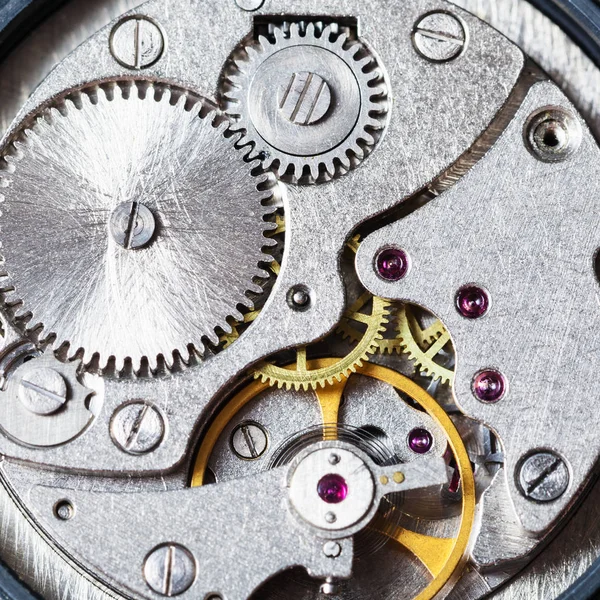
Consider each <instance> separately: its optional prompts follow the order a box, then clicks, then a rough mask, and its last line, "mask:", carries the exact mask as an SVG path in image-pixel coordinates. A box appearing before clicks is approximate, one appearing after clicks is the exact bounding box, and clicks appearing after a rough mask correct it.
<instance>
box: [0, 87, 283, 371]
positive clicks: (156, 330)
mask: <svg viewBox="0 0 600 600" xmlns="http://www.w3.org/2000/svg"><path fill="white" fill-rule="evenodd" d="M93 92H94V93H95V94H97V101H95V102H94V103H92V101H91V99H90V96H89V95H88V94H86V93H82V94H81V95H79V96H78V98H76V99H75V101H71V100H67V101H66V103H65V107H64V108H62V109H61V112H59V111H58V110H55V109H52V110H51V111H50V112H45V113H44V114H43V115H42V116H41V117H38V118H37V119H36V122H35V123H34V124H33V126H32V127H31V128H30V129H27V130H25V131H24V132H23V133H24V135H21V136H20V138H19V140H18V141H17V142H15V144H13V145H12V146H11V147H10V149H9V150H8V151H7V152H6V153H5V157H6V160H10V163H9V166H10V168H9V169H7V170H6V171H5V172H4V173H2V174H0V188H4V189H2V192H1V194H0V200H3V204H2V216H1V218H0V226H1V227H2V235H1V237H2V248H3V252H2V253H3V257H4V261H5V265H4V268H5V269H6V272H7V274H8V281H5V282H4V287H8V286H10V287H14V291H12V292H9V293H7V294H6V302H7V303H10V304H11V305H14V304H15V303H16V302H17V301H18V302H20V303H21V306H20V307H19V308H18V310H17V311H16V316H17V317H19V316H20V315H30V316H28V317H27V322H26V324H25V325H24V328H25V329H26V330H27V332H29V333H30V334H31V335H35V337H36V338H38V339H41V340H44V341H50V342H52V345H53V347H54V348H56V349H59V348H62V347H64V346H65V345H68V347H69V349H68V356H69V357H70V358H73V357H75V356H76V355H78V356H81V355H82V358H83V360H84V361H85V362H86V363H88V362H90V361H91V360H92V358H93V357H94V356H96V357H98V358H99V361H100V368H104V367H105V365H107V363H108V360H109V359H110V358H114V359H115V369H116V370H117V371H120V370H122V369H123V368H124V366H125V361H126V360H127V359H130V360H131V361H132V363H133V369H134V370H135V371H137V370H138V369H139V368H140V367H141V361H142V359H144V358H145V359H147V360H148V362H149V364H150V368H151V369H155V368H156V366H157V363H158V357H159V356H162V357H164V358H165V360H166V362H167V364H171V363H172V362H173V361H174V360H175V357H176V355H177V354H179V355H180V356H181V357H182V358H183V360H184V361H188V360H189V357H190V353H192V354H193V352H194V350H193V349H195V350H196V351H198V352H199V353H200V354H202V353H203V352H204V348H205V340H206V339H208V340H210V341H211V342H212V343H213V344H215V345H216V344H218V341H219V336H218V334H217V333H216V332H215V330H216V329H219V330H222V331H231V327H230V325H229V324H228V319H229V318H235V319H236V320H242V319H243V317H242V315H241V313H240V312H239V309H238V307H239V306H246V307H248V308H250V309H252V308H253V306H254V305H253V302H252V301H251V299H250V298H249V297H248V294H249V292H254V293H260V292H262V288H261V287H260V286H258V285H257V284H256V283H255V282H254V281H255V279H257V278H260V277H263V278H267V277H268V274H267V273H266V272H265V271H264V269H262V268H261V267H260V266H259V265H260V264H261V263H263V264H268V263H270V262H271V261H272V257H271V256H269V255H267V254H265V253H264V252H263V248H264V247H265V246H268V245H273V244H274V241H273V240H269V239H268V238H266V237H265V235H264V234H265V231H266V230H267V229H269V228H272V227H271V225H272V224H269V223H267V222H265V220H264V217H265V214H266V213H267V212H269V211H270V210H272V209H269V208H267V207H265V206H264V205H263V203H264V202H266V201H267V200H269V199H270V198H271V196H272V193H271V192H270V191H269V190H268V189H267V190H266V191H259V190H258V188H257V186H258V185H259V183H261V182H264V181H266V176H263V177H262V178H258V177H253V176H252V175H251V170H252V168H253V165H252V164H247V163H244V161H243V154H242V152H241V151H239V150H236V149H235V148H234V146H233V141H232V140H228V139H226V138H225V135H224V131H225V129H226V126H223V127H219V128H218V129H217V128H216V127H215V124H214V123H213V119H214V118H215V113H213V112H211V113H209V114H208V115H204V114H203V111H206V108H205V107H204V106H203V104H202V103H201V102H197V103H195V104H194V105H193V107H190V106H189V103H190V100H191V99H190V98H189V97H187V96H185V95H182V96H179V97H177V96H176V95H175V94H173V95H172V94H171V92H170V91H164V90H162V91H161V90H160V89H159V88H156V89H153V88H150V89H148V90H146V91H142V88H141V87H138V86H133V88H131V89H129V88H122V87H120V86H116V87H115V88H113V89H112V90H111V91H110V95H109V94H108V93H107V92H106V91H105V90H104V89H102V88H99V89H96V90H93ZM163 92H164V93H163ZM142 94H144V95H143V96H142ZM175 102H176V103H175ZM77 105H79V106H77ZM124 202H125V203H127V202H130V203H131V202H139V203H141V204H142V205H143V206H144V207H146V209H147V210H149V211H151V213H150V214H151V215H154V218H155V219H156V220H157V221H158V223H159V226H158V228H157V231H156V233H155V234H154V236H153V239H152V240H151V241H150V242H149V243H148V244H147V245H146V246H144V247H143V248H139V249H134V248H131V249H126V248H124V247H122V245H121V244H119V243H118V242H117V241H115V239H113V235H111V232H110V229H109V224H110V223H111V220H112V218H113V215H114V212H115V211H117V210H119V209H118V207H119V206H120V204H121V203H124ZM273 227H274V225H273ZM45 257H48V258H49V261H48V260H45ZM40 327H42V328H43V330H42V331H39V330H40ZM52 340H54V341H52ZM192 348H193V349H192Z"/></svg>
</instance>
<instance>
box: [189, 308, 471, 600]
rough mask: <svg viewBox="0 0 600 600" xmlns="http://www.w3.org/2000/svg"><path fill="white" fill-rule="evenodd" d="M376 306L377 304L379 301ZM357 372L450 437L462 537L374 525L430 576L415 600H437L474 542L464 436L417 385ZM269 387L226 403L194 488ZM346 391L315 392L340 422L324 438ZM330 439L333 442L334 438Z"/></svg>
mask: <svg viewBox="0 0 600 600" xmlns="http://www.w3.org/2000/svg"><path fill="white" fill-rule="evenodd" d="M374 300H378V299H377V298H375V299H374ZM338 364H339V362H338V359H337V358H322V359H318V360H316V361H308V362H307V363H305V365H304V368H305V369H306V371H305V372H306V373H307V374H310V373H315V372H317V371H319V370H321V369H322V368H323V366H324V365H331V366H336V365H338ZM298 371H299V366H298V365H290V371H289V372H290V373H297V372H298ZM355 372H356V373H357V374H359V375H362V376H365V377H369V378H371V379H375V380H378V381H381V382H384V383H388V384H390V385H392V386H394V388H396V389H397V390H398V391H400V392H402V393H403V394H404V395H406V396H408V397H409V398H411V399H412V400H414V401H416V402H417V403H418V404H419V405H420V406H421V407H422V408H423V409H424V410H425V412H426V413H427V414H428V415H429V416H430V417H432V418H433V419H434V421H435V422H436V423H437V424H438V425H439V426H440V427H442V428H443V430H444V432H445V433H446V436H447V440H448V444H449V449H450V450H451V452H452V455H453V456H454V459H455V461H456V465H457V468H458V472H459V475H460V482H461V490H462V510H461V515H460V522H459V524H458V531H457V532H456V534H455V535H454V536H453V537H444V538H439V537H433V536H429V535H424V534H420V533H417V532H415V531H412V530H410V529H406V528H404V527H389V526H388V525H387V524H386V523H385V522H382V523H381V524H380V525H379V527H378V524H377V523H374V527H375V528H378V530H379V531H380V532H381V533H383V534H385V535H386V536H388V537H389V538H390V539H391V540H394V541H396V542H397V543H398V544H400V546H403V547H404V548H405V549H406V550H408V551H409V552H410V553H411V554H413V555H414V556H415V557H416V558H417V559H418V560H419V561H420V562H421V563H422V564H423V566H424V567H425V568H426V569H427V571H429V573H430V574H431V576H432V578H431V580H430V582H429V583H428V584H427V585H426V586H425V588H424V589H423V590H422V591H421V592H420V593H419V594H418V595H417V596H416V597H415V598H414V600H432V599H433V598H436V597H438V594H439V592H440V591H441V590H442V589H443V588H444V586H445V585H446V584H447V582H448V581H449V580H450V579H451V578H452V577H453V575H455V574H456V573H457V572H459V571H460V569H461V568H462V567H463V565H464V562H465V557H466V555H467V551H468V547H469V542H470V540H471V533H472V531H473V526H474V522H475V510H476V501H477V498H476V492H475V480H474V477H473V470H472V467H471V462H470V459H469V454H468V452H467V449H466V447H465V444H464V442H463V440H462V438H461V436H460V433H459V432H458V430H457V429H456V426H455V425H454V423H453V422H452V420H451V419H450V418H449V417H448V415H447V414H446V413H445V412H444V409H443V408H442V407H441V406H440V405H439V404H438V403H437V402H436V400H434V398H432V397H431V396H430V395H429V394H428V393H427V392H426V391H425V390H424V389H423V388H421V387H420V386H419V385H418V384H417V383H415V382H414V381H412V380H411V379H410V378H408V377H406V376H405V375H402V374H400V373H398V372H397V371H394V370H393V369H391V368H389V367H383V366H381V365H376V364H374V363H365V364H364V365H362V366H361V367H358V368H357V369H356V371H355ZM267 385H268V384H267V383H265V382H260V381H253V382H250V383H248V384H247V385H245V386H244V387H243V388H242V389H241V390H240V391H238V392H237V393H236V394H235V396H234V397H233V398H231V399H230V400H229V401H228V403H227V405H226V406H225V407H224V408H223V410H222V411H221V412H220V413H219V414H218V415H217V416H216V418H215V420H214V421H213V423H212V425H211V427H210V429H209V430H208V431H207V432H206V434H205V435H204V437H203V440H202V443H201V445H200V448H199V450H198V452H197V454H196V457H195V460H194V465H193V471H192V478H191V487H199V486H202V485H204V484H205V483H206V481H205V475H206V473H207V468H208V463H209V460H210V456H211V454H212V452H213V450H214V448H215V445H216V443H217V441H218V440H219V437H220V436H221V435H222V433H223V431H224V430H225V428H226V427H227V424H228V423H229V422H230V421H231V419H232V418H233V417H234V416H235V415H236V414H237V413H238V412H239V411H240V410H241V409H242V408H243V407H244V406H246V405H247V404H248V403H249V402H251V401H252V400H253V399H254V398H256V397H257V396H258V395H259V394H261V393H262V392H264V391H265V390H266V389H267ZM345 385H346V380H345V379H342V380H340V382H339V383H336V384H333V385H331V386H328V387H327V389H326V390H323V391H321V392H319V391H317V393H316V399H317V401H318V402H319V404H320V405H321V412H322V414H323V416H324V417H325V416H326V415H335V416H336V418H335V419H334V420H329V419H326V418H324V420H323V426H324V433H325V431H326V429H325V427H326V426H327V425H328V424H331V423H333V422H337V414H338V409H339V405H340V401H341V399H342V397H343V391H344V388H345ZM399 398H400V396H399ZM332 439H335V437H334V438H332Z"/></svg>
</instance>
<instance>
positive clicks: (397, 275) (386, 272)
mask: <svg viewBox="0 0 600 600" xmlns="http://www.w3.org/2000/svg"><path fill="white" fill-rule="evenodd" d="M409 268H410V261H409V258H408V255H407V254H406V252H404V250H401V249H400V248H393V247H386V248H382V249H381V250H379V252H378V253H377V256H376V257H375V269H376V271H377V274H378V275H379V277H381V278H382V279H385V281H400V280H401V279H403V278H404V277H406V275H407V274H408V270H409Z"/></svg>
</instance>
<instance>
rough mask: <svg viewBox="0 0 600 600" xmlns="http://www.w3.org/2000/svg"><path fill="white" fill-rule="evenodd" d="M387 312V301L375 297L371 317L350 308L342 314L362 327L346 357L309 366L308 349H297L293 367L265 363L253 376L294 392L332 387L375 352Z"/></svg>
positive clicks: (386, 318)
mask: <svg viewBox="0 0 600 600" xmlns="http://www.w3.org/2000/svg"><path fill="white" fill-rule="evenodd" d="M388 309H389V303H388V302H386V301H385V300H383V299H382V298H374V299H373V305H372V309H371V314H369V315H365V314H363V313H358V312H357V311H355V310H352V308H351V309H350V310H348V311H347V312H346V313H345V315H344V319H343V320H344V321H347V320H349V321H353V320H356V321H357V322H359V323H362V324H363V325H364V326H365V328H364V331H363V333H362V334H361V335H360V336H359V339H358V340H357V342H356V344H355V346H354V348H352V350H350V352H349V353H348V354H346V355H345V356H343V357H341V358H339V359H337V360H335V361H333V362H329V363H327V364H321V363H319V361H318V360H316V361H314V362H312V363H311V365H312V366H309V364H308V363H307V349H306V347H301V348H298V349H297V350H296V353H297V361H295V363H294V364H293V365H292V366H289V367H281V366H278V365H277V364H274V363H270V362H264V363H263V364H262V365H260V366H259V367H258V368H257V369H256V371H255V373H254V377H255V378H256V379H260V380H261V381H263V382H265V383H268V384H269V385H273V386H277V387H280V388H281V387H285V388H287V389H292V388H293V389H296V390H300V389H304V390H307V389H309V388H312V389H317V388H319V387H325V386H326V385H328V384H329V385H331V384H333V383H334V382H335V381H337V382H340V381H342V379H344V378H346V377H348V376H349V375H350V374H351V373H354V372H356V369H357V368H358V367H360V366H361V365H362V364H363V363H364V362H365V361H366V360H368V357H369V355H370V354H373V352H375V351H376V350H377V346H378V345H379V342H380V341H381V340H382V339H383V335H382V332H383V331H384V330H385V326H386V324H387V322H388V314H389V310H388Z"/></svg>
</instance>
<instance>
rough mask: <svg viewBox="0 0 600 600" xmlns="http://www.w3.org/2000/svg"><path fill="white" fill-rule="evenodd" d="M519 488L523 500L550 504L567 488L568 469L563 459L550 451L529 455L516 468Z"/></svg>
mask: <svg viewBox="0 0 600 600" xmlns="http://www.w3.org/2000/svg"><path fill="white" fill-rule="evenodd" d="M517 479H518V482H519V488H520V491H521V493H522V494H523V496H525V498H529V499H530V500H534V501H536V502H552V501H553V500H556V499H557V498H560V497H561V496H562V495H563V494H564V493H565V492H566V490H567V488H568V487H569V479H570V476H569V468H568V467H567V464H566V462H565V461H564V459H563V458H561V457H560V456H558V454H556V453H554V452H551V451H550V450H542V451H539V452H534V453H533V454H530V455H529V456H528V457H527V458H525V460H523V461H522V462H521V464H520V466H519V467H518V477H517Z"/></svg>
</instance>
